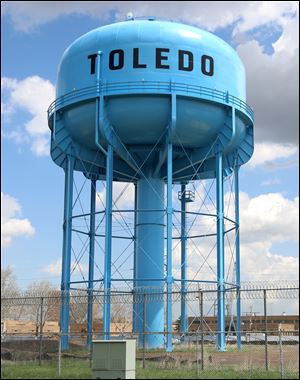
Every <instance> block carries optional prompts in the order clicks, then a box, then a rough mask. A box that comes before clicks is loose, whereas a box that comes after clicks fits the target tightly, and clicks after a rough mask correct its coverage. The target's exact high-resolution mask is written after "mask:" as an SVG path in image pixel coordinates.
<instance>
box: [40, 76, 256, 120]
mask: <svg viewBox="0 0 300 380" xmlns="http://www.w3.org/2000/svg"><path fill="white" fill-rule="evenodd" d="M173 92H175V93H177V94H178V95H184V96H193V97H197V98H200V99H205V100H210V101H213V102H216V103H221V104H226V105H229V106H234V107H236V108H237V109H239V110H240V111H242V112H244V113H246V114H247V116H248V117H249V118H250V119H251V120H253V118H254V112H253V109H252V108H251V107H250V106H249V105H248V104H247V103H246V102H244V101H243V100H241V99H239V98H237V97H236V96H233V95H230V94H229V93H228V92H224V91H220V90H216V89H212V88H208V87H203V86H197V85H191V84H185V83H176V82H157V81H133V82H116V83H99V84H96V85H93V86H89V87H85V88H81V89H78V90H74V91H72V92H69V93H67V94H65V95H62V96H60V97H59V98H57V99H56V100H55V101H54V102H52V103H51V104H50V106H49V108H48V111H47V112H48V119H49V118H50V117H51V115H52V114H53V112H54V111H57V110H59V109H61V108H63V107H65V106H68V105H71V104H73V103H77V102H79V101H84V100H88V99H92V98H95V97H98V96H100V94H102V95H104V96H109V95H124V94H127V93H130V94H133V93H136V94H140V93H147V94H149V93H155V94H156V93H159V94H171V93H173Z"/></svg>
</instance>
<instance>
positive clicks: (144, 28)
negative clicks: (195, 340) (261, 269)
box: [48, 17, 253, 349]
mask: <svg viewBox="0 0 300 380" xmlns="http://www.w3.org/2000/svg"><path fill="white" fill-rule="evenodd" d="M245 86H246V84H245V70H244V66H243V64H242V62H241V60H240V58H239V56H238V55H237V53H236V52H235V50H234V49H233V48H232V47H231V46H229V45H228V44H227V43H226V42H224V41H223V40H221V39H220V38H218V37H217V36H215V35H213V34H211V33H208V32H206V31H204V30H201V29H198V28H195V27H192V26H188V25H183V24H180V23H176V22H168V21H158V20H155V19H154V18H148V19H147V18H146V19H133V17H129V18H128V20H127V21H126V22H119V23H115V24H111V25H107V26H103V27H100V28H97V29H95V30H92V31H91V32H89V33H87V34H85V35H83V36H82V37H80V38H78V39H77V40H76V41H75V42H74V43H72V44H71V46H70V47H69V48H68V49H67V50H66V51H65V52H64V54H63V57H62V59H61V62H60V64H59V69H58V76H57V85H56V100H55V101H54V102H53V103H52V104H51V105H50V107H49V110H48V122H49V127H50V129H51V131H52V135H51V136H52V138H51V156H52V159H53V161H54V162H55V163H56V164H57V165H59V166H61V167H63V168H64V170H65V172H66V177H65V178H66V187H65V189H66V191H65V213H64V215H65V220H66V221H67V222H66V223H65V224H64V244H63V247H64V248H63V269H62V289H63V290H65V291H69V289H70V284H71V281H70V268H69V267H70V255H71V234H72V223H71V219H72V207H71V202H72V196H71V195H70V192H71V188H72V171H73V170H78V171H81V172H83V173H84V175H85V176H87V177H88V178H94V179H95V178H96V179H106V180H107V191H108V196H107V199H108V203H106V206H107V207H108V208H107V207H106V237H105V239H106V241H105V274H104V289H105V292H106V293H105V295H107V294H108V293H107V292H108V289H109V287H110V286H111V282H112V281H113V279H111V271H110V268H111V243H110V239H111V238H112V233H111V221H110V218H111V208H112V205H111V196H112V187H113V186H112V181H124V182H134V183H135V184H136V188H137V197H136V210H135V211H136V214H137V220H136V224H135V228H136V231H135V237H134V239H135V243H136V249H135V253H134V270H133V273H134V274H133V294H135V295H138V294H139V289H142V290H143V292H144V295H146V296H147V302H148V303H147V309H146V311H145V310H144V309H143V303H142V302H140V303H138V302H137V303H136V304H135V305H134V319H133V329H134V331H135V332H137V333H142V332H145V331H144V328H145V326H146V328H147V333H150V334H147V335H146V338H144V340H142V341H143V342H144V343H145V339H146V346H148V347H153V348H154V347H161V346H163V344H164V331H165V328H164V326H165V311H164V299H162V298H157V297H156V298H155V297H152V296H151V294H152V293H153V291H151V290H149V291H148V293H149V295H148V294H146V293H145V292H146V290H145V289H151V288H152V289H155V291H154V293H155V292H162V291H163V290H164V289H165V286H166V287H167V289H168V294H170V292H171V288H172V283H173V282H174V281H175V280H174V279H173V277H172V243H171V242H170V240H171V239H172V233H171V230H172V201H171V192H172V183H180V184H187V183H188V182H189V181H190V180H199V179H200V180H201V179H208V178H217V181H216V182H217V198H218V199H217V202H216V203H217V208H218V211H217V213H216V215H217V216H218V217H217V232H216V235H217V240H218V243H217V260H218V276H217V280H216V284H218V291H219V292H220V294H221V296H220V297H219V301H218V302H219V303H218V316H219V317H218V318H219V320H220V321H221V322H220V325H219V326H218V329H219V331H220V340H219V347H220V348H221V349H223V348H224V345H225V304H224V289H225V288H224V287H225V282H224V265H223V264H222V263H223V261H224V239H223V235H224V213H223V208H224V205H223V178H224V177H226V176H227V175H229V174H230V173H232V171H233V168H234V167H239V166H241V165H242V164H244V163H245V162H247V161H248V160H249V159H250V157H251V155H252V153H253V111H252V109H251V108H250V107H249V106H248V105H247V104H246V87H245ZM166 183H167V184H168V186H167V189H168V190H167V195H168V196H167V198H168V205H167V207H165V206H166V205H165V193H166V191H165V184H166ZM109 199H110V200H109ZM92 214H93V213H92V212H91V215H92ZM165 215H167V218H165ZM91 218H92V216H91ZM165 225H167V249H166V251H167V254H166V255H165V234H164V233H165ZM236 226H238V222H236ZM236 228H238V227H236ZM92 236H93V235H92V234H91V233H90V239H92ZM237 246H238V244H237ZM92 252H94V250H91V249H90V258H91V257H93V253H92ZM90 262H93V260H92V259H90ZM184 265H185V263H183V264H182V266H184ZM165 266H166V267H167V270H165ZM237 267H238V269H237V271H239V266H238V265H237ZM91 273H92V272H91V270H90V275H89V278H90V279H92V278H93V274H91ZM185 281H187V280H186V279H185V278H184V279H181V280H180V282H181V289H182V292H183V293H182V294H184V285H183V284H185ZM92 283H93V282H92V280H89V284H90V285H89V289H91V287H92ZM237 286H238V285H237ZM64 305H67V306H63V307H62V312H61V315H62V317H61V318H62V322H61V325H62V326H63V331H65V332H67V325H68V312H69V309H68V301H66V302H64ZM109 308H110V306H109V302H106V304H105V307H104V317H103V319H104V326H106V327H105V328H106V329H109V319H110V311H109V310H110V309H109ZM184 308H185V306H184V307H183V308H182V309H184ZM166 309H167V312H166V314H167V316H166V319H167V322H166V323H167V328H166V329H167V339H168V347H169V348H170V347H171V346H170V341H171V337H172V332H171V329H172V305H171V298H170V297H169V296H168V299H167V307H166ZM144 314H145V315H144ZM90 315H91V314H90ZM145 321H146V322H145ZM90 326H91V323H90ZM151 334H152V335H151ZM139 344H141V339H139ZM64 347H66V344H64Z"/></svg>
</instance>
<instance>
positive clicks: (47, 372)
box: [1, 360, 298, 379]
mask: <svg viewBox="0 0 300 380" xmlns="http://www.w3.org/2000/svg"><path fill="white" fill-rule="evenodd" d="M147 364H148V363H147ZM91 377H92V371H91V369H90V367H89V361H88V360H84V361H82V360H80V361H79V360H62V366H61V376H60V377H58V363H57V361H52V362H51V361H50V362H49V361H44V362H42V365H41V366H39V365H38V363H36V362H22V363H10V362H4V363H2V366H1V378H2V379H59V378H60V379H91ZM199 377H200V378H201V379H280V378H281V376H280V372H279V371H268V372H267V371H265V370H262V369H261V370H260V369H258V370H252V371H239V370H233V369H230V368H228V369H226V368H223V369H222V370H212V369H208V370H204V371H200V376H199ZM284 377H285V379H298V374H296V373H285V376H284ZM136 378H137V379H197V371H196V369H194V368H193V369H188V368H179V369H161V368H157V367H155V366H154V365H153V363H151V367H150V365H149V366H148V367H146V368H145V369H143V368H137V370H136Z"/></svg>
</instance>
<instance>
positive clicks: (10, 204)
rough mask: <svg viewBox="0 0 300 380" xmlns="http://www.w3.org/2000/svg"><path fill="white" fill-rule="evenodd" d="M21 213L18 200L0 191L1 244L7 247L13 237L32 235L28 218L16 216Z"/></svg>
mask: <svg viewBox="0 0 300 380" xmlns="http://www.w3.org/2000/svg"><path fill="white" fill-rule="evenodd" d="M20 213H21V206H20V204H19V203H18V201H17V200H16V199H15V198H13V197H11V196H10V195H7V194H4V193H2V192H1V246H3V247H8V246H9V245H10V244H11V242H12V239H13V237H15V236H29V237H32V236H33V235H34V233H35V229H34V227H33V226H32V224H31V223H30V221H29V220H28V219H20V218H16V216H18V215H19V214H20Z"/></svg>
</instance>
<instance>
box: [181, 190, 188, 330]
mask: <svg viewBox="0 0 300 380" xmlns="http://www.w3.org/2000/svg"><path fill="white" fill-rule="evenodd" d="M185 211H186V201H185V185H181V280H182V281H181V333H182V334H183V335H186V333H187V320H186V282H185V280H186V213H185Z"/></svg>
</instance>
